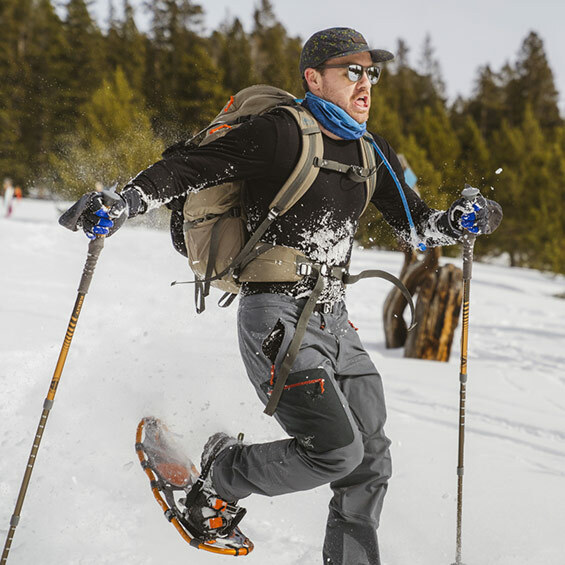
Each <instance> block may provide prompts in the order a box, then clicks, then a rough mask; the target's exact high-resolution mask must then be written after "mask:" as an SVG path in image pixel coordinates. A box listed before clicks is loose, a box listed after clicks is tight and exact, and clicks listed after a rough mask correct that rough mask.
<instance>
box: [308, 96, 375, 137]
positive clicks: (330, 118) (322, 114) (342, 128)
mask: <svg viewBox="0 0 565 565" xmlns="http://www.w3.org/2000/svg"><path fill="white" fill-rule="evenodd" d="M302 104H303V106H305V107H306V108H307V109H308V110H310V112H312V115H313V116H314V117H315V118H316V120H318V121H319V122H320V123H321V124H322V126H323V127H324V128H325V129H327V130H328V131H331V132H332V133H333V134H335V135H337V136H339V137H341V138H342V139H359V138H360V137H362V136H363V135H364V133H365V132H366V131H367V124H365V123H363V124H360V123H359V122H357V121H355V120H354V119H353V118H352V117H351V116H350V115H349V114H348V113H347V112H346V111H345V110H342V109H341V108H340V107H339V106H336V105H335V104H333V103H332V102H328V101H327V100H324V99H323V98H320V97H318V96H316V95H315V94H312V93H311V92H307V93H306V98H305V99H304V102H303V103H302Z"/></svg>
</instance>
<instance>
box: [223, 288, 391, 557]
mask: <svg viewBox="0 0 565 565" xmlns="http://www.w3.org/2000/svg"><path fill="white" fill-rule="evenodd" d="M304 303H305V300H296V299H294V298H291V297H287V296H284V295H279V294H258V295H251V296H246V297H243V298H242V299H241V300H240V305H239V313H238V328H239V342H240V348H241V354H242V357H243V361H244V363H245V366H246V369H247V373H248V375H249V378H250V379H251V382H252V383H253V385H254V387H255V389H256V391H257V394H258V395H259V398H260V399H261V401H262V402H263V403H264V404H266V403H267V401H268V398H269V396H268V395H269V392H270V390H271V388H272V385H273V382H274V381H275V380H276V375H277V370H278V368H279V367H280V365H281V363H282V360H283V358H284V354H285V352H286V350H287V348H288V344H289V342H290V340H291V339H292V336H293V333H294V328H295V327H296V322H297V320H298V317H299V316H300V312H301V311H302V308H303V306H304ZM275 417H276V418H277V420H278V421H279V423H280V424H281V426H282V427H283V428H284V430H285V431H286V433H287V434H288V435H289V436H290V438H292V439H285V440H281V441H275V442H272V443H265V444H253V445H246V446H244V447H242V448H238V449H231V450H226V451H224V452H223V453H221V454H220V455H219V456H218V458H217V459H216V462H215V463H214V467H213V476H212V479H213V483H214V486H215V487H216V489H217V491H218V493H219V494H220V495H221V496H223V497H225V498H226V499H228V500H240V499H242V498H245V497H246V496H249V495H250V494H253V493H256V494H263V495H265V496H276V495H279V494H286V493H290V492H296V491H301V490H308V489H311V488H314V487H317V486H320V485H322V484H326V483H330V487H331V489H332V490H333V493H334V495H333V498H332V500H331V502H330V512H329V517H328V522H327V527H326V538H325V542H324V551H323V557H324V564H325V565H378V564H379V563H380V560H379V550H378V544H377V533H376V529H377V527H378V524H379V516H380V513H381V509H382V504H383V499H384V496H385V492H386V488H387V481H388V479H389V477H390V475H391V460H390V453H389V445H390V441H389V440H388V439H387V437H386V436H385V434H384V429H383V426H384V423H385V419H386V409H385V403H384V394H383V388H382V382H381V377H380V375H379V373H378V371H377V370H376V368H375V366H374V365H373V363H372V361H371V359H370V358H369V356H368V354H367V353H366V351H365V350H364V348H363V346H362V344H361V341H360V339H359V337H358V335H357V332H356V330H355V329H354V328H353V326H352V325H351V324H350V323H349V322H348V316H347V310H346V308H345V304H344V303H343V302H340V303H338V304H336V305H335V306H334V307H333V311H332V313H330V314H322V313H314V315H313V316H312V317H311V319H310V321H309V324H308V329H307V332H306V334H305V336H304V340H303V342H302V346H301V349H300V352H299V354H298V357H297V359H296V361H295V363H294V365H293V368H292V371H291V374H290V375H289V377H288V381H287V384H286V386H285V390H284V392H283V395H282V398H281V401H280V403H279V405H278V407H277V411H276V414H275Z"/></svg>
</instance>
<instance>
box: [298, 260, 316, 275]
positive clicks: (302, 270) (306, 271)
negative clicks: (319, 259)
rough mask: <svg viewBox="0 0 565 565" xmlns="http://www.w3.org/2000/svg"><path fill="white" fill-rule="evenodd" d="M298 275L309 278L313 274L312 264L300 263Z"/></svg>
mask: <svg viewBox="0 0 565 565" xmlns="http://www.w3.org/2000/svg"><path fill="white" fill-rule="evenodd" d="M296 274H297V275H301V276H303V277H309V276H310V275H311V274H312V265H311V264H310V263H298V265H297V266H296Z"/></svg>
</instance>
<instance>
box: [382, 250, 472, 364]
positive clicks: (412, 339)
mask: <svg viewBox="0 0 565 565" xmlns="http://www.w3.org/2000/svg"><path fill="white" fill-rule="evenodd" d="M440 255H441V249H440V248H437V247H435V248H430V249H428V250H427V251H426V253H425V255H424V257H423V259H422V260H418V258H417V255H416V253H415V252H414V251H413V250H410V251H405V260H404V265H403V267H402V271H401V273H400V276H399V278H400V280H401V281H402V282H403V283H404V284H405V286H406V287H407V288H408V290H409V291H410V292H411V293H412V295H413V296H414V297H415V299H416V295H417V300H416V322H417V325H416V327H415V328H414V329H413V330H411V331H410V333H408V331H407V325H406V322H405V321H404V317H403V313H404V310H405V308H406V306H407V303H406V300H405V299H404V297H403V296H402V294H401V292H400V291H399V290H398V289H397V288H394V289H393V290H391V292H390V293H389V295H388V296H387V298H386V300H385V303H384V307H383V323H384V331H385V340H386V347H387V348H397V347H403V346H405V351H404V356H405V357H414V358H417V359H431V360H435V361H448V360H449V355H450V353H451V344H452V342H453V336H454V333H455V328H456V327H457V323H458V320H459V312H460V310H461V299H462V294H463V275H462V271H461V269H459V268H458V267H455V266H454V265H445V266H443V267H439V257H440Z"/></svg>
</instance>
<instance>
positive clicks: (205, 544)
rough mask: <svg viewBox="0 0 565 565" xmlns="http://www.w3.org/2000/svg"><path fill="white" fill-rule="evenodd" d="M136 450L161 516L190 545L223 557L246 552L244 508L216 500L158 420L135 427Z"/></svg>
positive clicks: (145, 420)
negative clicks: (242, 528) (243, 529)
mask: <svg viewBox="0 0 565 565" xmlns="http://www.w3.org/2000/svg"><path fill="white" fill-rule="evenodd" d="M135 449H136V451H137V455H138V457H139V461H140V463H141V466H142V468H143V470H144V471H145V474H146V475H147V476H148V478H149V480H150V482H151V490H152V492H153V496H154V497H155V499H156V500H157V502H158V504H159V506H161V508H162V510H163V512H164V513H165V517H166V518H167V520H169V522H171V523H172V524H173V526H175V528H176V529H177V531H178V532H179V534H180V535H181V537H182V538H183V539H184V540H185V541H186V542H188V543H189V544H190V545H191V546H192V547H195V548H197V549H203V550H205V551H210V552H212V553H218V554H222V555H232V556H238V555H247V554H248V553H250V552H251V551H252V550H253V543H252V542H251V541H250V540H249V539H248V538H247V537H246V536H245V535H244V534H243V533H242V532H241V530H240V529H239V527H238V524H239V522H240V521H241V519H242V518H243V516H244V515H245V509H243V508H241V507H238V506H237V505H235V504H229V503H227V502H225V501H223V500H221V499H220V498H219V497H218V496H217V495H216V493H215V492H214V491H213V489H212V488H211V485H210V482H209V481H206V479H207V474H208V471H209V469H210V465H206V468H205V469H204V470H203V474H202V476H201V475H200V473H199V472H198V469H197V468H196V466H195V465H194V463H192V461H191V460H190V459H189V458H188V457H186V456H184V455H182V452H181V450H179V449H178V448H177V447H176V446H175V442H174V439H173V436H172V434H171V433H170V432H169V431H168V430H167V428H166V426H165V425H164V424H163V423H162V422H161V421H160V420H158V419H157V418H143V419H142V420H141V421H140V422H139V424H138V426H137V434H136V444H135Z"/></svg>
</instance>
